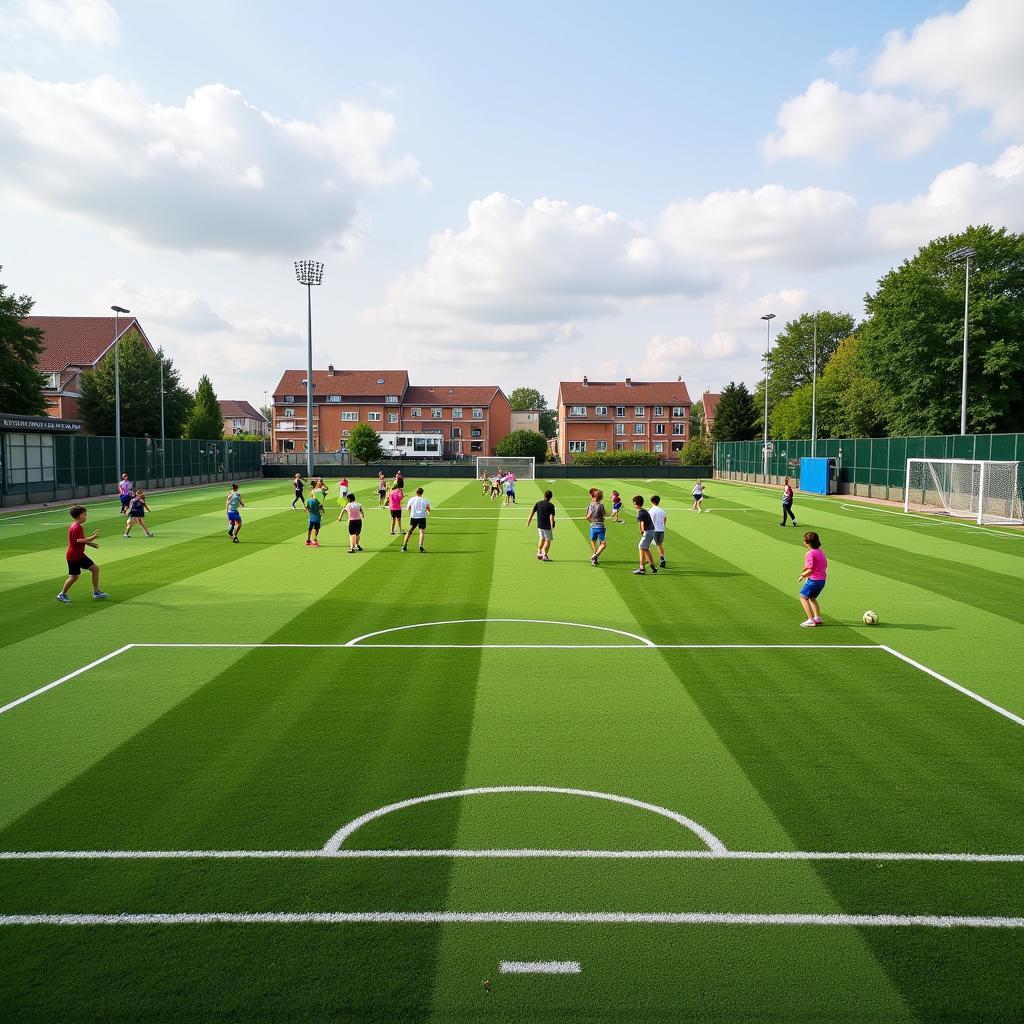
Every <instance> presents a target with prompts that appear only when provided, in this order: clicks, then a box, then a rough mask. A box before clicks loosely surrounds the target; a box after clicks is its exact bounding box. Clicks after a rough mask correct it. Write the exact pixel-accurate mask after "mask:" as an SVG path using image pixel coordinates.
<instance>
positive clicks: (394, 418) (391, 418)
mask: <svg viewBox="0 0 1024 1024" xmlns="http://www.w3.org/2000/svg"><path fill="white" fill-rule="evenodd" d="M397 422H398V413H397V412H389V413H388V423H397Z"/></svg>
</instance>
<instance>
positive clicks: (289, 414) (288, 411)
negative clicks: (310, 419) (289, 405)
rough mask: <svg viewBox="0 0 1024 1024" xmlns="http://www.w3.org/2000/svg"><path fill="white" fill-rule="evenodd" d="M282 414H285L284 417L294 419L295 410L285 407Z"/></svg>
mask: <svg viewBox="0 0 1024 1024" xmlns="http://www.w3.org/2000/svg"><path fill="white" fill-rule="evenodd" d="M284 415H285V419H294V418H295V410H294V409H285V411H284Z"/></svg>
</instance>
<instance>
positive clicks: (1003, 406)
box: [860, 224, 1024, 434]
mask: <svg viewBox="0 0 1024 1024" xmlns="http://www.w3.org/2000/svg"><path fill="white" fill-rule="evenodd" d="M961 246H970V247H971V248H973V249H974V250H975V253H976V255H975V257H974V258H973V259H972V260H971V281H970V315H969V335H970V351H969V358H968V367H967V373H968V393H967V412H968V420H967V426H968V430H969V431H970V432H984V431H1018V430H1022V429H1024V235H1020V234H1012V233H1010V232H1009V231H1007V230H1006V229H1005V228H999V229H998V230H997V229H995V228H993V227H992V226H991V225H988V224H984V225H981V226H979V227H968V228H967V229H966V230H965V231H962V232H961V233H960V234H957V235H946V236H944V237H942V238H937V239H935V240H934V241H932V242H929V243H928V244H927V245H925V246H923V247H922V248H921V249H919V250H918V252H917V254H916V255H915V256H914V257H913V258H911V259H908V260H905V261H904V262H903V263H902V264H901V265H900V266H899V267H896V268H894V269H893V270H891V271H890V272H889V273H888V274H886V275H885V276H884V277H883V278H881V279H880V280H879V282H878V287H877V288H876V290H875V292H874V293H873V294H869V295H867V296H866V297H865V299H864V303H865V308H866V309H867V312H868V313H869V315H870V319H869V320H867V321H866V322H865V323H864V325H863V326H862V328H861V332H860V333H861V334H862V335H863V337H862V338H861V339H860V340H861V343H862V345H863V359H864V365H866V366H869V367H870V370H871V377H872V379H873V380H875V381H876V382H877V387H878V397H879V405H880V411H881V414H882V417H883V420H884V423H885V426H886V428H887V430H888V432H889V433H890V434H944V433H955V432H957V431H958V430H959V425H960V378H961V371H962V366H963V358H962V356H963V315H964V265H963V263H953V262H950V261H949V260H948V259H947V257H948V256H949V254H950V253H951V252H952V251H953V250H955V249H958V248H960V247H961Z"/></svg>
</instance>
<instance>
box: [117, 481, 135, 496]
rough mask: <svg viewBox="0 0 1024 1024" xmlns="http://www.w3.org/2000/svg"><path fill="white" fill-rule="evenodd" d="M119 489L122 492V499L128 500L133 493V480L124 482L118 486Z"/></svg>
mask: <svg viewBox="0 0 1024 1024" xmlns="http://www.w3.org/2000/svg"><path fill="white" fill-rule="evenodd" d="M117 489H118V490H119V491H120V492H121V497H122V498H127V497H129V496H130V495H131V493H132V482H131V480H122V481H121V482H120V483H119V484H118V485H117Z"/></svg>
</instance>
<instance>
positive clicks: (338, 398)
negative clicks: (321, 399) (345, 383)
mask: <svg viewBox="0 0 1024 1024" xmlns="http://www.w3.org/2000/svg"><path fill="white" fill-rule="evenodd" d="M327 401H328V402H340V401H341V395H328V396H327Z"/></svg>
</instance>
